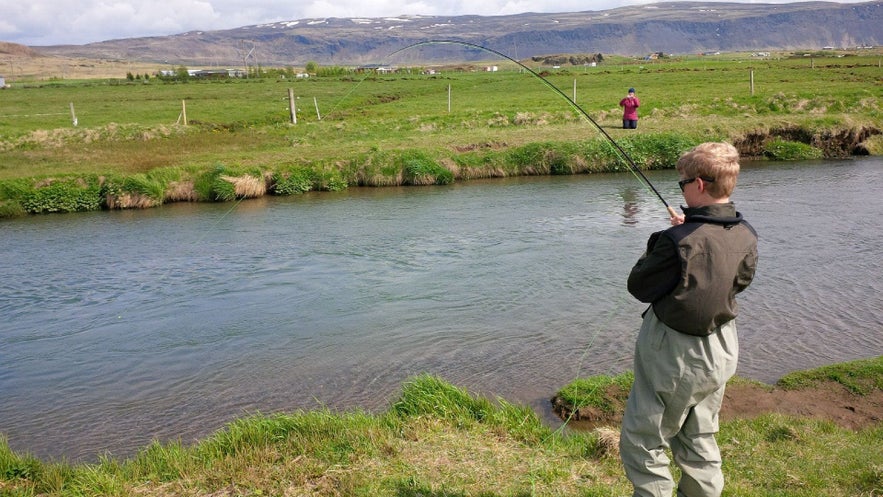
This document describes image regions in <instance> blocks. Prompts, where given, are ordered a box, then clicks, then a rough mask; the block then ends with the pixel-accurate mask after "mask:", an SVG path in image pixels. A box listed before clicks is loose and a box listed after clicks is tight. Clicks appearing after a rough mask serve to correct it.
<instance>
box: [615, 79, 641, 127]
mask: <svg viewBox="0 0 883 497" xmlns="http://www.w3.org/2000/svg"><path fill="white" fill-rule="evenodd" d="M640 105H641V102H640V101H639V100H638V97H636V96H635V89H634V88H629V94H628V96H627V97H625V98H623V99H622V100H620V101H619V106H620V107H622V108H623V112H622V129H636V128H637V127H638V107H639V106H640Z"/></svg>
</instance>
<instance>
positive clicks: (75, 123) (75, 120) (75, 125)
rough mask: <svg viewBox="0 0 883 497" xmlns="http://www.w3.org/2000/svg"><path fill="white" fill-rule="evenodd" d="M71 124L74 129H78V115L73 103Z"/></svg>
mask: <svg viewBox="0 0 883 497" xmlns="http://www.w3.org/2000/svg"><path fill="white" fill-rule="evenodd" d="M71 123H73V125H74V127H75V128H76V127H77V114H76V113H75V112H74V103H73V102H71Z"/></svg>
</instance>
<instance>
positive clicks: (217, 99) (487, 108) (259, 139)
mask: <svg viewBox="0 0 883 497" xmlns="http://www.w3.org/2000/svg"><path fill="white" fill-rule="evenodd" d="M879 58H880V56H879V55H864V56H858V55H856V56H851V57H842V58H841V57H833V56H828V55H825V54H816V56H813V57H808V58H807V57H779V58H765V59H756V58H755V59H752V58H748V57H747V56H744V55H738V56H720V57H702V58H698V57H692V58H678V59H666V60H662V61H641V62H637V61H628V60H624V59H623V60H612V61H609V62H605V63H604V64H602V65H601V66H598V67H595V68H587V67H569V68H568V67H565V68H559V69H552V68H542V67H537V68H536V70H537V71H539V72H541V73H542V74H543V75H544V76H545V77H546V78H547V79H548V80H549V81H550V82H551V83H553V84H554V85H556V86H557V87H558V88H561V89H562V91H564V92H565V93H566V94H568V96H571V97H572V98H574V99H575V100H576V102H577V103H578V104H579V105H580V106H581V107H582V108H583V109H585V110H586V112H587V113H588V114H589V115H590V116H593V119H594V120H595V121H596V122H597V123H598V124H599V125H600V126H602V127H603V128H604V129H605V131H607V132H608V133H610V135H611V136H612V137H613V138H614V139H615V140H616V141H617V142H618V143H620V144H621V145H622V146H623V148H624V149H625V150H626V152H627V153H628V154H629V156H630V157H631V158H632V159H634V160H635V162H636V163H637V164H638V165H639V166H640V167H642V168H648V169H649V168H665V167H672V165H673V163H674V159H675V158H676V157H677V155H678V154H679V153H680V152H682V151H683V150H685V149H686V148H689V147H690V146H692V145H694V144H696V143H700V142H702V141H707V140H726V141H730V142H733V143H734V144H736V145H737V147H738V148H740V150H741V151H742V153H743V154H744V155H752V156H765V157H768V158H772V159H801V158H814V157H823V156H827V157H835V156H847V155H850V154H853V153H857V152H858V151H861V152H870V153H875V154H879V153H883V135H880V132H881V130H883V113H881V105H883V104H881V101H880V97H879V92H877V91H876V89H877V88H879V84H880V81H879V64H880V60H879ZM500 68H501V70H500V71H498V72H493V73H491V72H484V71H481V70H478V69H480V67H478V68H469V67H466V68H465V69H467V70H462V69H464V68H459V69H460V70H454V69H453V68H446V69H444V70H441V69H440V70H439V71H437V72H436V73H435V74H424V71H423V69H424V68H419V67H412V68H406V69H403V70H402V72H400V73H398V74H393V75H383V76H380V75H364V74H356V73H348V72H342V73H341V72H339V71H336V72H334V73H333V74H335V75H334V76H328V77H318V78H309V79H300V80H291V79H282V78H279V77H268V78H257V79H249V80H236V81H232V80H228V81H171V82H169V81H166V82H164V81H160V80H159V79H157V78H152V79H148V80H134V81H131V80H126V79H122V78H121V79H117V80H113V79H110V80H88V81H67V80H51V81H25V82H16V83H15V84H14V85H13V87H12V88H10V89H6V90H4V91H3V94H2V97H3V110H2V114H0V151H2V153H3V157H4V160H3V162H2V164H0V217H9V216H16V215H21V214H24V213H44V212H68V211H79V210H94V209H105V208H107V209H118V208H141V207H150V206H155V205H160V204H162V203H166V202H175V201H223V200H229V199H232V198H244V197H250V196H259V195H264V194H277V195H290V194H296V193H299V192H302V191H306V190H334V189H341V188H347V187H349V186H385V185H423V184H446V183H450V182H452V181H461V180H468V179H471V178H478V177H500V176H512V175H524V174H580V173H589V172H596V171H598V172H600V171H616V170H622V169H623V168H624V167H625V163H624V161H623V159H622V157H620V156H619V155H618V154H617V153H616V151H615V150H614V149H613V147H611V146H610V145H609V143H608V142H607V141H606V140H605V139H604V138H602V137H601V135H600V134H599V132H598V130H597V129H596V128H595V127H594V125H593V124H592V123H589V122H587V121H586V120H584V119H582V118H581V117H580V116H579V115H578V114H577V113H576V112H575V111H574V110H573V109H572V108H571V107H570V106H569V105H568V104H567V102H566V101H565V100H564V99H562V98H561V97H560V96H559V95H557V94H556V93H555V92H553V91H551V90H550V89H549V88H548V87H546V86H545V85H544V84H543V82H542V81H540V80H539V79H537V78H535V77H533V76H530V75H529V74H526V73H524V72H521V71H518V70H517V67H514V66H512V67H507V66H506V65H500ZM158 69H159V68H158ZM469 69H476V70H474V71H470V70H469ZM121 76H122V75H121ZM750 78H752V79H753V90H752V87H751V85H750V84H749V80H750ZM628 87H636V88H638V95H639V97H640V98H641V99H642V102H643V105H642V107H641V121H640V128H639V130H637V132H635V131H625V130H621V129H619V126H620V116H621V110H620V109H619V107H618V106H617V102H618V101H619V99H620V98H621V96H622V94H623V93H624V91H625V89H627V88H628ZM289 90H291V91H292V92H293V94H294V95H295V96H296V97H297V98H296V99H295V102H296V108H297V123H296V124H293V123H292V122H291V115H290V113H289V100H288V91H289ZM449 96H450V98H449ZM74 118H76V121H77V124H76V126H74V124H73V119H74ZM185 122H186V124H185Z"/></svg>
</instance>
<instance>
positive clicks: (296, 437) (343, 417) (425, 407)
mask: <svg viewBox="0 0 883 497" xmlns="http://www.w3.org/2000/svg"><path fill="white" fill-rule="evenodd" d="M881 378H883V357H878V358H874V359H868V360H860V361H853V362H849V363H844V364H838V365H832V366H829V367H825V368H820V369H817V370H811V371H805V372H799V373H794V374H791V375H788V376H786V377H785V378H783V379H782V380H781V381H779V382H778V383H777V385H776V386H774V387H771V386H762V385H750V386H749V384H748V383H746V382H744V380H743V381H740V382H736V383H734V384H733V386H732V388H730V394H729V395H728V396H727V398H726V400H725V409H732V408H733V407H734V405H736V404H738V405H740V406H742V407H741V408H742V409H746V410H743V411H741V412H739V413H733V414H734V415H733V417H732V418H730V419H724V420H723V422H722V424H721V432H720V434H719V435H718V441H719V444H720V446H721V450H722V453H723V456H724V465H725V473H726V475H727V491H728V492H730V493H732V494H733V495H739V496H747V497H753V496H768V495H785V496H807V497H809V496H832V497H833V496H842V495H876V494H878V493H879V492H880V490H881V489H883V471H881V468H883V446H881V445H880V443H879V440H880V439H881V436H883V424H881V421H880V419H881V410H883V407H881V404H880V398H881V396H880V393H881V390H883V383H881ZM758 389H760V390H758ZM838 389H840V390H845V391H848V392H849V393H848V394H846V393H844V392H839V393H838V395H847V397H845V398H847V399H849V401H848V402H847V405H846V406H843V408H844V409H846V410H850V406H853V407H854V406H856V405H859V404H864V405H866V406H869V409H870V411H869V412H871V413H872V415H870V416H869V417H868V420H869V421H871V422H869V423H867V424H864V425H863V426H857V427H852V428H849V427H845V426H843V425H841V423H840V422H838V420H836V419H828V418H826V416H825V415H824V411H813V409H812V407H811V406H812V405H813V403H814V402H817V401H820V399H818V398H817V397H815V396H816V395H818V394H819V393H820V392H824V391H828V392H829V393H830V392H832V391H834V390H838ZM758 391H767V392H770V391H775V392H776V396H781V395H782V394H783V393H784V392H787V395H790V396H791V399H795V398H798V399H802V400H801V402H802V403H803V405H804V407H805V408H808V409H809V411H807V412H805V413H797V415H794V414H788V413H783V412H776V411H775V410H767V409H765V408H764V403H763V402H755V403H754V407H753V408H749V406H750V405H751V403H750V402H749V400H750V398H754V396H755V394H757V393H758ZM743 395H748V396H749V397H748V398H745V399H744V400H746V402H741V401H740V399H742V396H743ZM856 410H859V409H856ZM872 418H875V419H872ZM617 432H618V427H617V426H615V425H608V426H604V427H599V428H596V429H593V430H591V431H585V430H578V429H552V428H549V427H546V426H543V424H542V423H541V422H540V421H539V419H538V418H537V416H536V414H535V413H533V412H532V411H531V410H530V409H529V408H526V407H523V406H517V405H513V404H511V403H508V402H506V401H505V400H503V399H498V400H497V401H492V400H489V399H487V398H483V397H479V396H475V395H473V394H470V393H469V392H468V391H466V390H464V389H462V388H458V387H456V386H454V385H451V384H448V383H446V382H445V381H444V380H442V379H440V378H437V377H433V376H429V375H421V376H418V377H415V378H412V379H411V380H409V381H408V382H407V383H406V384H405V385H403V387H402V391H401V394H400V396H399V397H398V398H397V399H396V400H395V401H394V402H393V403H392V404H391V405H390V407H389V409H388V410H387V411H386V412H384V413H381V414H376V415H372V414H368V413H365V412H359V411H355V412H347V413H335V412H330V411H322V410H320V411H310V412H295V413H282V414H276V415H268V416H261V415H257V416H252V417H249V418H245V419H240V420H238V421H235V422H233V423H231V424H230V425H229V426H228V427H227V428H225V429H224V430H221V431H219V432H218V433H216V434H215V435H213V436H211V437H209V438H208V439H206V440H203V441H201V442H199V443H198V444H196V445H194V446H185V445H183V444H181V443H168V444H160V443H154V444H153V445H151V446H149V447H145V448H144V449H143V450H142V451H141V452H139V453H138V454H137V455H136V456H135V457H133V458H131V459H129V460H125V461H119V460H115V459H113V458H110V457H104V458H102V459H101V460H100V462H98V463H94V464H78V465H71V464H66V463H49V462H43V461H39V460H37V459H34V458H31V457H28V456H27V455H21V454H16V453H13V452H11V451H10V450H9V449H8V447H6V445H5V443H4V444H0V493H2V494H3V495H47V496H67V495H71V496H73V495H76V496H98V495H103V496H117V495H118V496H124V495H125V496H129V495H141V496H171V495H176V496H182V495H183V496H208V495H211V496H216V497H221V496H234V495H254V496H257V495H317V496H319V495H322V496H327V495H341V496H343V495H366V496H367V495H371V496H382V495H389V496H412V497H416V496H427V495H433V496H436V495H437V496H441V495H462V496H466V495H482V496H506V495H559V496H571V495H572V496H587V495H625V494H627V493H628V492H629V491H630V487H629V484H628V482H627V480H626V479H625V478H624V476H623V474H622V470H621V468H620V465H619V459H618V456H617V454H616V436H617Z"/></svg>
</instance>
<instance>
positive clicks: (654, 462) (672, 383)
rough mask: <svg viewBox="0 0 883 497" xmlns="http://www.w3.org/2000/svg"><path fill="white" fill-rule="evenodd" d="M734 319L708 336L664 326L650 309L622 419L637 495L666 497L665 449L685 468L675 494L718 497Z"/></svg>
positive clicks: (669, 487)
mask: <svg viewBox="0 0 883 497" xmlns="http://www.w3.org/2000/svg"><path fill="white" fill-rule="evenodd" d="M738 356H739V342H738V338H737V336H736V324H735V320H732V321H729V322H728V323H726V324H724V325H722V326H721V327H719V328H718V330H716V331H715V332H714V333H712V334H711V335H709V336H707V337H698V336H692V335H687V334H684V333H680V332H677V331H675V330H674V329H672V328H669V327H668V326H666V325H665V324H663V323H662V322H661V321H659V319H657V318H656V315H655V314H654V313H653V309H652V308H651V309H649V310H648V311H647V313H646V314H645V316H644V322H643V324H642V325H641V331H640V332H639V334H638V340H637V343H636V345H635V366H634V368H635V383H634V385H633V386H632V390H631V392H630V393H629V398H628V402H627V404H626V408H625V415H624V416H623V420H622V434H621V437H620V454H621V457H622V463H623V466H624V467H625V472H626V476H628V479H629V480H630V481H631V482H632V485H634V487H635V491H634V494H633V495H634V497H650V496H652V497H671V495H672V492H673V490H674V486H675V485H674V481H673V479H672V474H671V471H670V470H669V463H670V461H669V458H668V456H667V455H666V452H665V449H666V448H669V449H671V453H672V455H673V456H674V461H675V464H677V465H678V467H679V468H680V469H681V471H682V477H681V480H680V482H679V483H678V488H677V495H678V497H718V496H719V495H720V494H721V491H722V490H723V486H724V477H723V473H722V472H721V456H720V451H719V450H718V446H717V441H716V440H715V438H714V435H715V433H717V431H718V412H719V411H720V407H721V401H722V400H723V397H724V387H725V386H726V383H727V380H728V379H730V377H732V376H733V374H734V373H735V372H736V362H737V360H738Z"/></svg>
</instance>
